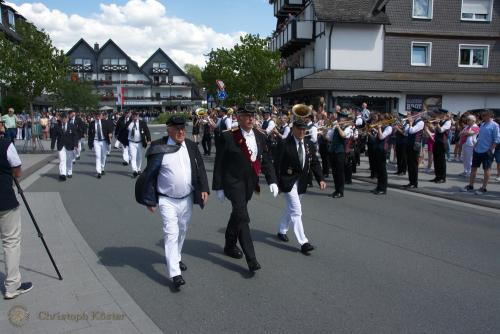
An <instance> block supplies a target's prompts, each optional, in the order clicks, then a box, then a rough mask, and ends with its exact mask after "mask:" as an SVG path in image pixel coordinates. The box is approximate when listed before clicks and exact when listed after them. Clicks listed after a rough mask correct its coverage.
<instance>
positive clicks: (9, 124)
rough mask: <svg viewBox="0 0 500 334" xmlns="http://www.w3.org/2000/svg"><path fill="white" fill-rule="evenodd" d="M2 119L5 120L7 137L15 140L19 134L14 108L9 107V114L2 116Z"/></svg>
mask: <svg viewBox="0 0 500 334" xmlns="http://www.w3.org/2000/svg"><path fill="white" fill-rule="evenodd" d="M2 120H3V121H4V127H5V138H8V139H10V140H11V141H12V142H14V141H15V140H16V134H17V117H16V115H14V108H9V109H7V114H5V115H3V116H2Z"/></svg>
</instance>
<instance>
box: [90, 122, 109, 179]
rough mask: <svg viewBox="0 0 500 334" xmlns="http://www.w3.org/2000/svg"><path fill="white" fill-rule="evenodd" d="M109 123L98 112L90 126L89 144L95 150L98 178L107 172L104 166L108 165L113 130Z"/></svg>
mask: <svg viewBox="0 0 500 334" xmlns="http://www.w3.org/2000/svg"><path fill="white" fill-rule="evenodd" d="M108 124H109V123H108V121H106V120H103V119H102V116H101V114H100V113H99V112H98V113H96V115H95V119H94V120H93V121H92V122H91V123H90V126H89V134H88V138H89V143H88V144H89V149H91V150H92V149H93V150H94V152H95V169H96V172H97V175H96V176H97V178H98V179H100V178H101V176H102V175H104V174H105V172H104V167H105V166H106V155H107V152H108V145H111V136H112V132H111V130H110V128H109V126H108Z"/></svg>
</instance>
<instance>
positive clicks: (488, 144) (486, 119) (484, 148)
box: [464, 110, 500, 195]
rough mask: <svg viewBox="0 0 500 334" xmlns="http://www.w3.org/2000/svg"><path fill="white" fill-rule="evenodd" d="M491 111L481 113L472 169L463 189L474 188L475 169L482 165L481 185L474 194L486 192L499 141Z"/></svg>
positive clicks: (471, 189) (497, 130) (496, 126)
mask: <svg viewBox="0 0 500 334" xmlns="http://www.w3.org/2000/svg"><path fill="white" fill-rule="evenodd" d="M492 117H493V112H492V111H491V110H486V111H483V112H482V113H481V119H482V121H483V123H482V124H481V126H480V128H479V134H478V135H477V143H476V145H475V146H474V151H473V153H472V170H471V173H470V179H469V184H468V185H467V186H465V188H464V191H473V190H474V181H475V180H476V174H477V169H478V167H479V166H481V164H482V165H483V170H484V178H483V185H482V187H481V188H479V189H478V190H477V191H476V195H482V194H485V193H486V186H487V185H488V181H489V179H490V174H491V165H492V164H493V157H494V154H495V153H494V152H495V149H496V146H497V145H498V144H499V143H500V138H499V129H498V124H497V123H496V122H495V121H494V120H493V119H492Z"/></svg>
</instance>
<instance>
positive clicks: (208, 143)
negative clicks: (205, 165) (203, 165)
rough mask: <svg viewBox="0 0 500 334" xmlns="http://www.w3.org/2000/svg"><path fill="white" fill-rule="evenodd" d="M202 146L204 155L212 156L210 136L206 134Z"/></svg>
mask: <svg viewBox="0 0 500 334" xmlns="http://www.w3.org/2000/svg"><path fill="white" fill-rule="evenodd" d="M201 146H203V153H205V154H210V153H211V151H212V137H211V136H210V134H204V135H203V138H202V139H201Z"/></svg>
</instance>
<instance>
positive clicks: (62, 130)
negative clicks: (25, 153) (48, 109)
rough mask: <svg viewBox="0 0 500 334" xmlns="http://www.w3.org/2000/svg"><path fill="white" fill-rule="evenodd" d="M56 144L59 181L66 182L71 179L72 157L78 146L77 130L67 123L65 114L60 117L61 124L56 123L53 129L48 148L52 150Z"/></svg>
mask: <svg viewBox="0 0 500 334" xmlns="http://www.w3.org/2000/svg"><path fill="white" fill-rule="evenodd" d="M56 142H57V151H58V155H59V180H61V181H66V176H67V177H68V178H70V179H71V178H72V177H73V155H74V151H75V148H76V146H77V145H78V129H77V128H76V125H73V124H71V123H70V122H68V116H67V115H66V114H64V113H63V114H62V115H61V122H60V123H57V124H56V126H55V127H54V129H53V136H52V140H51V143H50V148H51V149H52V150H53V149H54V146H55V144H56Z"/></svg>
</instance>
